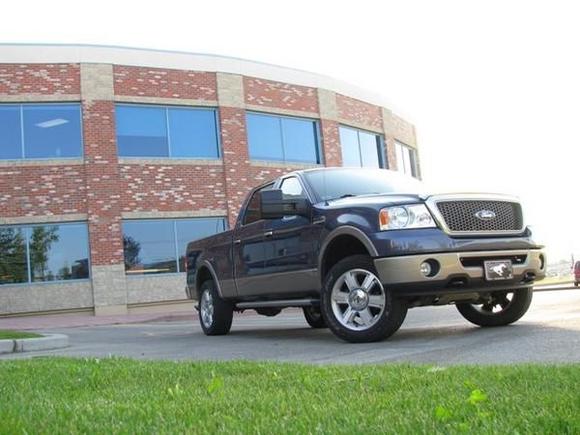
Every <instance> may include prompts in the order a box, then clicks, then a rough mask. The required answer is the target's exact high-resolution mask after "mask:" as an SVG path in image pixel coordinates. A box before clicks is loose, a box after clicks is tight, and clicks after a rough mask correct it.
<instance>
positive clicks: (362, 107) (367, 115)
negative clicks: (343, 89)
mask: <svg viewBox="0 0 580 435" xmlns="http://www.w3.org/2000/svg"><path fill="white" fill-rule="evenodd" d="M336 105H337V108H338V116H339V118H341V119H344V120H349V121H353V122H355V123H357V124H360V125H361V126H367V127H369V128H373V127H374V128H378V129H380V130H382V129H383V115H382V109H381V108H380V107H379V106H374V105H372V104H369V103H365V102H364V101H360V100H355V99H354V98H350V97H345V96H344V95H340V94H337V95H336Z"/></svg>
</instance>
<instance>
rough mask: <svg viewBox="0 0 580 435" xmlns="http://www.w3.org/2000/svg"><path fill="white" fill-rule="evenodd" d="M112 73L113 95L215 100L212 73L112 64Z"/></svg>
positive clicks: (214, 85)
mask: <svg viewBox="0 0 580 435" xmlns="http://www.w3.org/2000/svg"><path fill="white" fill-rule="evenodd" d="M113 75H114V80H115V83H114V87H115V94H116V95H133V96H144V97H161V98H187V99H196V100H207V101H216V100H217V91H216V89H217V85H216V75H215V73H209V72H197V71H180V70H170V69H160V68H144V67H135V66H118V65H115V66H114V67H113Z"/></svg>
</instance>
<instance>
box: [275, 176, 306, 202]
mask: <svg viewBox="0 0 580 435" xmlns="http://www.w3.org/2000/svg"><path fill="white" fill-rule="evenodd" d="M281 189H282V194H283V196H284V198H296V197H298V198H305V197H306V194H305V193H304V189H302V184H300V180H298V178H296V177H290V178H286V179H285V180H284V181H282V186H281Z"/></svg>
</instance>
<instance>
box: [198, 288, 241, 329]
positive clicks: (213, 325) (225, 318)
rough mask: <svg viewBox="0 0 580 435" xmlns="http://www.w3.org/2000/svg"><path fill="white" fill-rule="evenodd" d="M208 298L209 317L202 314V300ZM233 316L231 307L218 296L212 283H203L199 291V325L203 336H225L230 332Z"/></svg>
mask: <svg viewBox="0 0 580 435" xmlns="http://www.w3.org/2000/svg"><path fill="white" fill-rule="evenodd" d="M206 295H207V296H206ZM206 297H209V298H210V300H211V305H212V312H211V316H206V315H205V314H204V309H206V308H208V307H207V306H206V307H204V306H202V304H204V303H205V300H204V298H206ZM233 316H234V308H233V305H232V304H230V303H229V302H227V301H224V300H223V299H222V298H221V297H220V295H219V294H218V292H217V290H216V288H215V284H214V282H213V281H211V280H208V281H205V282H204V283H203V284H202V285H201V287H200V289H199V323H200V324H201V329H202V330H203V332H204V334H205V335H225V334H227V333H228V332H230V328H231V327H232V319H233Z"/></svg>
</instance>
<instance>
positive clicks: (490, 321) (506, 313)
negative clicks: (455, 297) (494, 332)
mask: <svg viewBox="0 0 580 435" xmlns="http://www.w3.org/2000/svg"><path fill="white" fill-rule="evenodd" d="M533 293H534V292H533V289H531V288H521V289H517V290H513V291H504V292H495V293H494V294H492V297H493V298H494V300H493V302H492V304H494V303H495V304H496V305H492V304H483V305H481V306H479V305H474V304H457V310H458V311H459V313H461V315H462V316H463V317H464V318H465V319H466V320H468V321H470V322H471V323H474V324H476V325H479V326H483V327H489V326H505V325H509V324H510V323H514V322H516V321H518V320H519V319H521V317H522V316H523V315H524V314H526V312H527V311H528V308H530V304H531V303H532V295H533ZM509 294H512V295H513V296H512V299H511V301H509V302H508V303H507V304H505V307H504V306H503V305H502V301H505V300H507V298H506V297H507V296H508V295H509ZM497 305H499V306H500V307H501V309H500V310H499V311H498V312H493V307H494V306H497ZM490 306H491V309H489V307H490ZM486 307H487V309H486Z"/></svg>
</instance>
